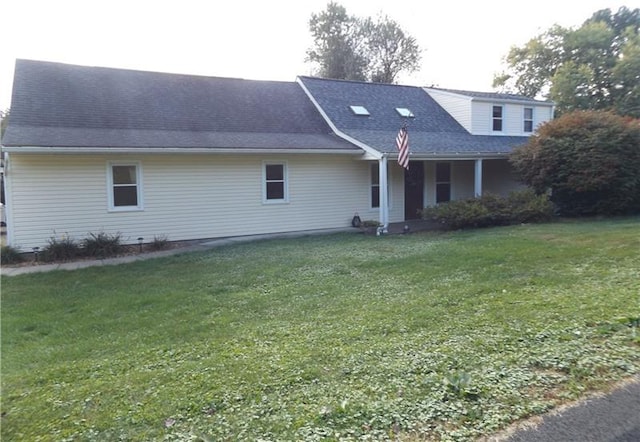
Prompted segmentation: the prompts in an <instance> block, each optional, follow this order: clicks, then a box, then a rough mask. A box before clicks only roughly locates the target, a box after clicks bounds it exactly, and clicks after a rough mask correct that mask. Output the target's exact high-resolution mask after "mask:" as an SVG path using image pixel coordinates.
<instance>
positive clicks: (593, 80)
mask: <svg viewBox="0 0 640 442" xmlns="http://www.w3.org/2000/svg"><path fill="white" fill-rule="evenodd" d="M639 35H640V9H633V10H631V9H628V8H626V7H621V8H620V9H619V10H618V12H617V13H615V14H612V13H611V10H610V9H603V10H600V11H597V12H596V13H594V14H593V15H592V16H591V18H589V19H588V20H586V21H585V22H584V23H583V24H582V26H581V27H580V28H577V29H567V28H563V27H561V26H558V25H556V26H553V27H552V28H550V29H549V30H547V31H546V32H544V33H542V34H540V35H538V36H537V37H535V38H533V39H531V40H529V42H527V43H526V44H525V45H524V46H523V47H512V48H511V50H510V51H509V54H508V55H507V56H506V57H505V62H506V64H507V71H506V72H503V73H502V74H500V75H496V76H495V77H494V83H493V84H494V87H500V88H502V89H503V91H505V92H508V91H511V92H517V93H520V94H523V95H527V96H530V97H535V96H539V97H544V98H550V99H551V100H553V101H555V102H556V104H557V111H558V115H560V114H562V113H565V112H571V111H574V110H578V109H593V110H614V111H616V112H618V113H620V114H624V115H632V116H640V91H638V84H639V83H640V73H639V72H640V71H639V70H638V69H637V67H638V65H640V37H639Z"/></svg>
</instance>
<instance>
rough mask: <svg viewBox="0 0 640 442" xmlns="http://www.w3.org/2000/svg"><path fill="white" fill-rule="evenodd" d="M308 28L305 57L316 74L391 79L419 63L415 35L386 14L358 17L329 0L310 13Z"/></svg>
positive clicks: (341, 77)
mask: <svg viewBox="0 0 640 442" xmlns="http://www.w3.org/2000/svg"><path fill="white" fill-rule="evenodd" d="M309 30H310V31H311V35H312V37H313V46H312V47H311V48H310V49H308V50H307V58H306V61H307V62H311V63H313V64H315V65H316V66H317V70H316V72H315V74H316V75H318V76H321V77H325V78H336V79H343V80H367V81H374V82H379V83H394V82H395V81H396V80H397V77H398V75H399V74H400V73H401V72H413V71H416V70H417V69H418V68H419V67H420V60H421V53H420V47H419V46H418V44H417V42H416V39H415V38H413V37H411V36H410V35H408V34H406V33H405V32H404V31H403V30H402V29H401V28H400V26H399V25H398V23H396V22H395V21H394V20H392V19H390V18H389V17H387V16H379V17H377V18H376V19H375V20H374V19H372V18H370V17H367V18H364V19H363V18H358V17H355V16H351V15H348V14H347V11H346V9H345V8H344V7H343V6H341V5H339V4H337V3H335V2H330V3H329V4H328V5H327V9H326V10H324V11H322V12H320V13H317V14H316V13H314V14H312V15H311V19H310V20H309Z"/></svg>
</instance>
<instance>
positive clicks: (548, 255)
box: [1, 218, 640, 441]
mask: <svg viewBox="0 0 640 442" xmlns="http://www.w3.org/2000/svg"><path fill="white" fill-rule="evenodd" d="M639 281H640V222H639V220H638V218H624V219H618V220H601V221H588V222H566V223H554V224H544V225H527V226H516V227H506V228H497V229H486V230H477V231H468V232H456V233H448V234H435V233H431V234H413V235H399V236H388V237H381V238H378V237H373V236H367V235H347V234H344V235H333V236H326V237H308V238H303V239H291V240H272V241H263V242H256V243H249V244H239V245H233V246H229V247H224V248H219V249H216V250H212V251H208V252H201V253H190V254H183V255H178V256H174V257H168V258H162V259H157V260H149V261H142V262H137V263H134V264H127V265H123V266H116V267H110V266H106V267H95V268H88V269H83V270H78V271H73V272H65V271H58V272H51V273H45V274H33V275H23V276H16V277H11V278H7V277H3V279H2V432H1V436H2V440H7V441H8V440H43V441H46V440H51V441H53V440H55V441H62V440H134V441H142V440H170V441H174V440H204V441H208V440H216V441H219V440H305V441H312V440H327V441H330V440H460V441H462V440H473V439H474V438H477V437H478V436H481V435H486V434H491V433H493V432H495V431H498V430H499V429H501V428H504V427H505V426H506V425H508V424H509V423H510V422H512V421H514V420H517V419H520V418H524V417H527V416H531V415H535V414H540V413H542V412H545V411H547V410H549V409H551V408H552V407H554V406H556V405H558V404H560V403H563V402H566V401H569V400H572V399H575V398H579V397H581V396H583V395H584V394H585V393H586V392H588V391H591V390H594V389H604V388H606V387H607V386H608V385H611V384H612V383H613V382H615V381H617V380H620V379H623V378H626V377H629V376H631V375H633V374H635V373H638V372H640V342H639V341H638V338H637V334H636V335H634V334H633V332H634V331H635V329H633V328H632V327H631V325H633V324H632V323H631V322H628V321H627V322H628V323H627V322H625V321H626V320H621V319H620V318H637V317H638V316H639V315H640V282H639Z"/></svg>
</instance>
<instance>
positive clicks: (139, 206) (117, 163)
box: [107, 161, 144, 212]
mask: <svg viewBox="0 0 640 442" xmlns="http://www.w3.org/2000/svg"><path fill="white" fill-rule="evenodd" d="M114 166H133V167H135V168H136V199H137V201H138V204H137V205H135V206H116V205H115V202H114V200H113V189H114V183H113V167H114ZM142 187H143V184H142V164H141V163H140V161H109V162H108V163H107V196H108V197H107V201H108V210H109V212H135V211H141V210H144V199H143V191H142Z"/></svg>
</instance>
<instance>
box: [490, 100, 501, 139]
mask: <svg viewBox="0 0 640 442" xmlns="http://www.w3.org/2000/svg"><path fill="white" fill-rule="evenodd" d="M496 107H498V108H500V118H497V117H495V116H494V115H493V110H494V108H496ZM496 120H500V130H496V129H494V127H495V122H496ZM491 131H492V132H498V133H499V132H504V106H503V105H501V104H493V105H491Z"/></svg>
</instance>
